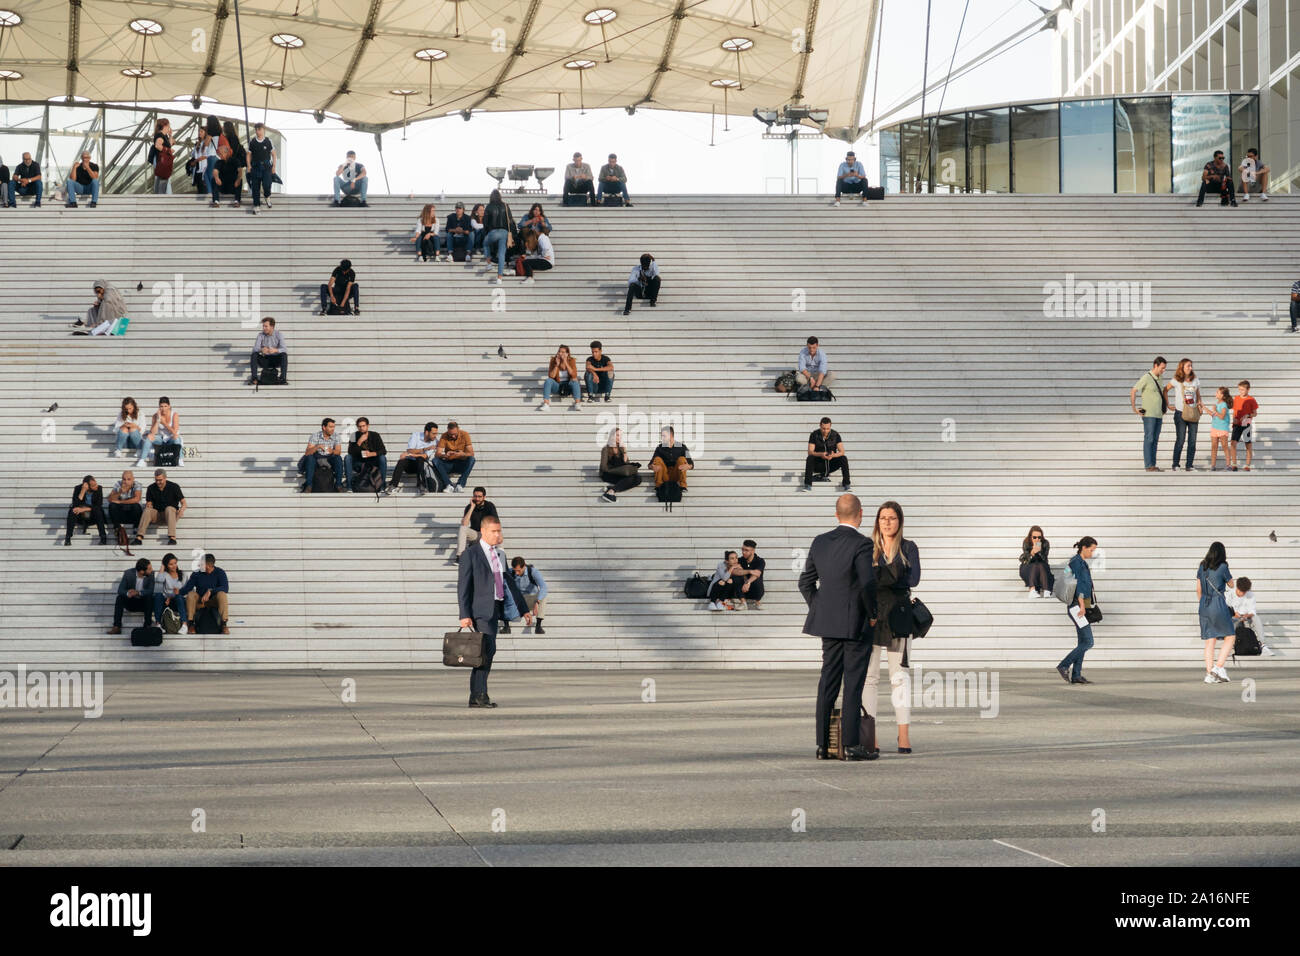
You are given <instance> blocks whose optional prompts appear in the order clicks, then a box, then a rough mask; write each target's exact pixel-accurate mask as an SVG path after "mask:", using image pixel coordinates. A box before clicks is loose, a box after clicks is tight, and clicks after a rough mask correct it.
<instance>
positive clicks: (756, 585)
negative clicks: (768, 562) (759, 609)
mask: <svg viewBox="0 0 1300 956" xmlns="http://www.w3.org/2000/svg"><path fill="white" fill-rule="evenodd" d="M744 586H745V582H744V581H741V583H740V584H738V585H737V586H736V597H738V598H743V599H744V600H746V601H761V600H763V579H762V578H759V579H758V580H757V581H751V582H750V585H749V590H748V591H742V590H741V588H743V587H744Z"/></svg>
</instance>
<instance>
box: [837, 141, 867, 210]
mask: <svg viewBox="0 0 1300 956" xmlns="http://www.w3.org/2000/svg"><path fill="white" fill-rule="evenodd" d="M866 188H867V171H866V169H864V168H863V166H862V164H861V163H860V162H858V156H857V153H855V152H853V150H849V151H848V154H847V155H846V156H845V157H844V162H842V163H840V168H839V171H838V172H837V173H836V174H835V205H837V206H838V205H839V204H840V195H841V194H842V193H857V194H858V195H860V196H861V197H862V201H863V202H866V201H867V196H866Z"/></svg>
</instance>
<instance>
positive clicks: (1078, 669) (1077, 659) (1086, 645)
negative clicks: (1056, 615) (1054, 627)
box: [1056, 600, 1092, 678]
mask: <svg viewBox="0 0 1300 956" xmlns="http://www.w3.org/2000/svg"><path fill="white" fill-rule="evenodd" d="M1078 606H1079V602H1078V601H1077V600H1076V601H1075V602H1074V604H1072V605H1070V607H1078ZM1065 614H1066V616H1067V617H1069V614H1070V609H1069V608H1066V609H1065ZM1070 623H1071V624H1074V618H1072V617H1071V618H1070ZM1075 633H1076V635H1077V636H1078V639H1079V643H1078V644H1076V645H1075V648H1074V650H1072V651H1070V653H1068V654H1066V655H1065V660H1063V661H1061V663H1059V664H1057V665H1056V666H1057V667H1068V668H1070V677H1071V678H1079V677H1082V676H1083V655H1084V654H1087V653H1088V652H1089V651H1090V650H1092V625H1091V624H1087V625H1085V626H1083V627H1079V626H1078V625H1075Z"/></svg>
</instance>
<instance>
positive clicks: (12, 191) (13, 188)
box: [9, 179, 45, 206]
mask: <svg viewBox="0 0 1300 956" xmlns="http://www.w3.org/2000/svg"><path fill="white" fill-rule="evenodd" d="M44 189H45V181H44V180H41V179H38V180H36V182H34V183H28V184H27V185H26V186H19V185H18V184H17V183H16V182H14V181H13V180H12V179H11V180H9V205H11V206H12V205H14V203H15V202H17V198H16V197H17V196H19V195H22V196H35V197H36V203H35V205H37V206H39V205H40V204H41V193H42V192H43V191H44Z"/></svg>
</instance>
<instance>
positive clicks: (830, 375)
mask: <svg viewBox="0 0 1300 956" xmlns="http://www.w3.org/2000/svg"><path fill="white" fill-rule="evenodd" d="M795 381H796V382H798V384H799V385H800V386H801V387H802V386H805V385H806V386H808V387H809V388H812V389H818V388H830V387H831V383H832V382H834V381H835V373H834V372H832V371H831V370H830V363H829V362H828V361H827V359H826V353H825V352H823V351H821V346H820V345H819V344H818V342H817V336H815V335H810V336H808V342H807V344H805V345H804V347H803V348H801V349H800V350H799V365H798V370H797V371H796V373H795Z"/></svg>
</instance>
